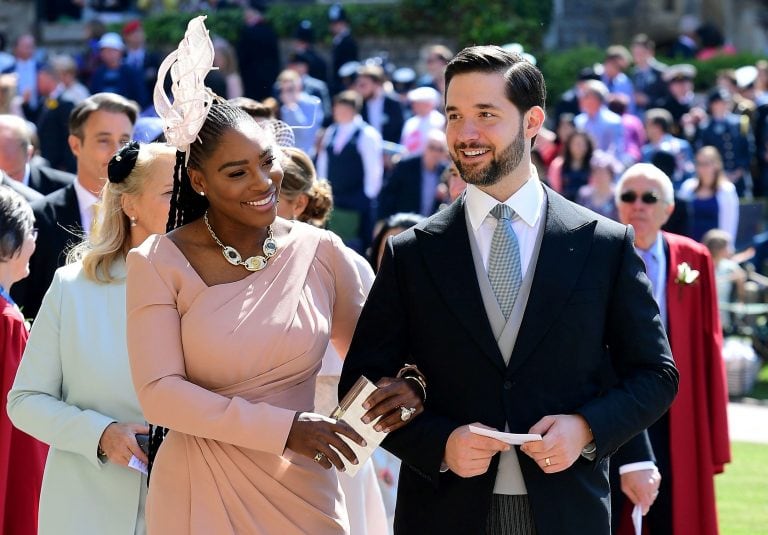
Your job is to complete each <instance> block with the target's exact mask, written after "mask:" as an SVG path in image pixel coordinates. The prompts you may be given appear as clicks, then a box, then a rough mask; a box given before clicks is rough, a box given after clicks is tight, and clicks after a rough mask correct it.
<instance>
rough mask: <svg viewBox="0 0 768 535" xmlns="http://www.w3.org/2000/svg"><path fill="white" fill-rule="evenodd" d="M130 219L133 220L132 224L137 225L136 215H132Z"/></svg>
mask: <svg viewBox="0 0 768 535" xmlns="http://www.w3.org/2000/svg"><path fill="white" fill-rule="evenodd" d="M129 219H130V220H131V226H132V227H135V226H136V216H135V215H132V216H131V217H130V218H129Z"/></svg>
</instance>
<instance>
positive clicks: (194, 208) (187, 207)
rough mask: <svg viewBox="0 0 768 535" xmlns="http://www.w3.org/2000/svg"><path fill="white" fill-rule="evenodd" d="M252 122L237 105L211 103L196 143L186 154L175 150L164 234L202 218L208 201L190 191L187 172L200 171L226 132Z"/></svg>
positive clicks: (219, 102)
mask: <svg viewBox="0 0 768 535" xmlns="http://www.w3.org/2000/svg"><path fill="white" fill-rule="evenodd" d="M246 121H248V122H254V120H253V118H252V117H251V116H250V115H248V114H247V113H246V112H245V111H243V110H242V109H241V108H239V107H237V106H233V105H232V104H229V103H228V102H226V101H224V100H214V102H213V103H212V104H211V107H210V109H209V110H208V115H207V117H206V119H205V122H204V123H203V126H202V127H201V128H200V132H199V133H198V135H197V140H196V141H195V142H194V143H192V144H191V145H190V146H189V159H188V161H187V162H186V164H185V158H186V157H187V155H186V154H185V153H183V152H181V151H176V166H175V167H174V169H173V195H172V196H171V208H170V212H169V214H168V223H167V225H166V232H170V231H172V230H173V229H175V228H178V227H180V226H182V225H186V224H187V223H191V222H192V221H195V220H196V219H199V218H201V217H202V216H203V214H204V213H205V211H206V210H207V209H208V199H206V198H205V197H204V196H201V195H199V194H198V193H197V192H195V190H194V189H193V188H192V182H191V181H190V179H189V173H188V172H187V169H189V168H191V169H198V170H199V169H202V165H203V162H205V161H206V160H208V158H210V156H211V154H213V153H214V152H215V151H216V149H217V148H218V146H219V143H220V142H221V137H222V135H223V134H224V133H225V132H226V131H227V130H229V129H232V128H237V127H238V126H239V125H240V124H242V123H243V122H246Z"/></svg>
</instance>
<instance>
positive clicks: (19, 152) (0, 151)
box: [0, 128, 29, 180]
mask: <svg viewBox="0 0 768 535" xmlns="http://www.w3.org/2000/svg"><path fill="white" fill-rule="evenodd" d="M28 161H29V151H27V150H25V149H24V147H22V146H21V142H20V141H19V138H18V136H17V135H15V134H14V133H13V132H12V131H11V130H10V129H8V128H0V169H2V170H3V171H5V173H6V174H7V175H8V176H9V177H11V178H12V179H14V180H24V173H25V171H26V169H27V162H28Z"/></svg>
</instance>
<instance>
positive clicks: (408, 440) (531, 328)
mask: <svg viewBox="0 0 768 535" xmlns="http://www.w3.org/2000/svg"><path fill="white" fill-rule="evenodd" d="M445 80H446V83H445V86H446V115H447V118H448V124H447V132H446V133H447V139H448V147H449V150H450V153H451V157H452V158H453V160H454V162H455V163H456V166H457V168H458V169H459V171H460V173H461V176H462V178H463V179H464V180H465V181H466V182H467V183H468V186H467V190H466V193H465V194H464V196H463V197H460V198H459V199H458V200H457V201H456V202H454V203H453V204H452V205H451V206H450V207H448V208H447V209H445V210H443V211H441V212H439V213H438V214H436V215H434V216H432V217H431V218H429V219H427V220H426V221H425V222H424V223H421V224H419V225H417V226H416V227H414V228H412V229H410V230H407V231H405V232H404V233H402V234H400V235H398V236H396V237H395V238H393V239H392V240H391V241H390V242H389V243H388V244H387V250H386V252H385V253H384V259H383V262H382V265H381V268H380V270H379V273H378V275H377V278H376V281H375V282H374V285H373V288H372V289H371V292H370V295H369V297H368V301H367V302H366V305H365V307H364V309H363V312H362V315H361V316H360V320H359V322H358V324H357V329H356V332H355V336H354V338H353V340H352V344H351V347H350V350H349V352H348V354H347V357H346V360H345V362H344V369H343V371H342V375H341V382H340V385H339V393H340V394H344V393H346V391H347V390H348V389H349V388H350V387H351V385H352V384H353V383H354V381H355V380H356V379H357V378H358V377H359V376H360V375H365V376H366V377H367V378H368V379H370V380H371V381H374V382H376V381H377V380H378V379H379V378H380V377H383V376H391V375H392V374H396V373H397V371H398V369H399V368H401V367H402V366H403V364H404V362H408V363H409V364H413V365H416V366H417V367H418V368H419V370H420V372H421V373H423V375H424V377H425V378H426V383H427V384H426V399H425V402H424V412H423V413H422V414H418V415H417V416H415V417H414V418H413V420H412V421H410V417H411V411H409V410H408V408H409V407H404V408H403V409H402V410H401V413H402V419H403V420H405V421H409V423H408V424H407V425H406V426H404V427H402V428H401V429H398V430H397V431H395V432H393V433H392V434H390V435H389V436H388V437H387V438H386V439H385V440H384V443H383V445H384V447H386V448H387V449H389V450H390V451H391V452H393V453H394V454H395V455H397V456H398V457H400V458H401V459H402V461H403V464H402V467H401V470H400V480H399V488H398V497H397V499H398V501H397V510H396V513H395V533H397V534H410V533H413V534H422V533H472V534H476V533H491V534H496V533H515V534H532V533H540V534H550V533H557V534H558V535H568V534H573V535H583V534H585V533H589V534H590V535H594V534H602V535H607V534H608V533H609V530H610V526H609V524H610V522H609V515H610V507H609V500H608V496H609V485H608V461H609V456H610V454H611V453H612V452H613V451H615V450H616V449H617V448H618V447H619V446H620V445H621V444H623V443H624V442H626V441H627V440H628V439H630V438H631V437H633V436H634V435H636V434H637V433H639V432H640V431H641V430H642V429H643V428H644V427H645V426H647V425H650V423H652V422H653V421H655V420H656V419H657V418H658V417H659V416H660V415H661V414H662V413H663V412H664V411H665V410H666V409H667V407H669V405H670V403H671V402H672V400H673V398H674V396H675V393H676V391H677V382H678V374H677V371H676V369H675V367H674V363H673V360H672V356H671V352H670V349H669V344H668V342H667V338H666V335H665V334H664V329H663V326H662V324H661V322H660V320H659V309H658V307H657V306H656V304H655V302H654V301H653V296H652V295H651V291H650V284H649V281H648V279H647V278H646V277H645V275H644V273H643V265H642V261H641V260H640V259H639V258H638V257H637V255H636V254H635V252H634V249H633V245H632V242H633V234H632V230H631V229H630V228H628V227H626V226H624V225H620V224H618V223H615V222H612V221H609V220H607V219H605V218H603V217H600V216H598V215H596V214H594V213H593V212H590V211H588V210H586V209H584V208H581V207H578V206H576V205H575V204H573V203H571V202H569V201H567V200H565V199H564V198H563V197H561V196H560V195H558V194H557V193H555V192H553V191H552V190H550V189H546V188H544V186H543V185H542V184H541V182H540V181H539V179H538V177H537V175H536V171H535V167H534V166H533V165H532V163H531V159H530V157H531V146H532V144H533V142H534V140H535V138H536V135H537V134H538V132H539V130H540V128H541V126H542V124H543V122H544V111H543V107H544V101H545V91H546V90H545V87H544V80H543V77H542V75H541V73H540V72H539V71H538V69H536V67H534V66H533V65H532V64H531V63H529V62H527V61H526V60H524V59H523V58H522V56H520V55H518V54H514V53H510V52H506V51H504V50H503V49H501V48H499V47H472V48H468V49H465V50H463V51H462V52H460V53H459V54H458V55H457V56H456V57H455V58H454V59H453V60H451V62H450V63H449V65H448V67H447V69H446V73H445ZM486 266H487V267H486ZM609 350H610V351H609ZM606 370H611V371H613V373H615V375H616V376H617V377H618V382H617V383H616V386H613V387H610V388H607V387H606V386H605V385H606V381H605V375H606ZM412 382H414V383H415V381H412ZM469 424H475V425H476V426H479V427H486V428H493V429H495V430H499V431H507V432H512V433H538V434H541V435H542V437H543V439H542V440H535V441H528V442H526V443H525V444H524V445H523V446H522V447H520V448H519V449H518V448H510V446H509V445H508V444H507V443H505V442H503V441H500V440H497V439H495V438H491V437H488V436H483V435H481V434H478V433H475V432H473V431H471V430H470V429H469ZM499 452H501V454H500V455H497V454H498V453H499Z"/></svg>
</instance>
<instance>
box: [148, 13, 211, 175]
mask: <svg viewBox="0 0 768 535" xmlns="http://www.w3.org/2000/svg"><path fill="white" fill-rule="evenodd" d="M205 19H206V17H205V15H201V16H199V17H195V18H194V19H192V20H190V21H189V24H188V25H187V31H186V32H185V33H184V38H183V39H182V40H181V42H180V43H179V48H177V49H176V50H174V51H173V52H171V53H170V54H168V57H166V58H165V60H164V61H163V63H161V64H160V68H159V69H158V71H157V83H156V84H155V92H154V102H155V111H156V112H157V114H158V115H159V116H160V118H161V119H163V123H164V129H165V139H166V141H167V142H168V144H169V145H173V146H174V147H176V149H177V150H179V151H181V152H185V153H186V158H187V160H188V159H189V146H190V145H191V144H192V143H194V142H195V140H196V139H197V134H198V133H199V132H200V129H201V128H202V126H203V123H204V122H205V118H206V116H207V115H208V110H209V108H210V106H211V103H212V102H213V99H214V98H215V97H216V95H215V94H214V93H213V91H211V90H210V89H208V88H207V87H206V86H205V77H206V75H207V74H208V72H209V71H210V70H211V69H212V68H213V55H214V52H213V43H212V42H211V38H210V37H209V36H208V29H207V28H206V27H205V23H204V21H205ZM169 70H170V73H171V93H172V94H173V103H171V102H170V100H169V99H168V95H167V94H166V92H165V88H164V84H165V77H166V76H167V75H168V71H169Z"/></svg>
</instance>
